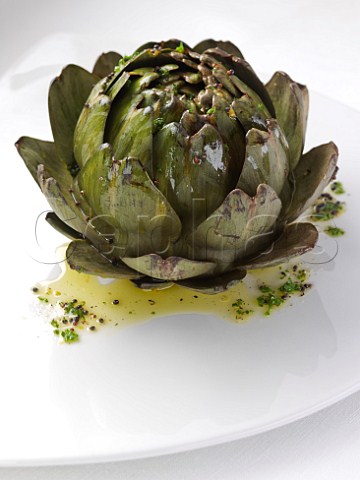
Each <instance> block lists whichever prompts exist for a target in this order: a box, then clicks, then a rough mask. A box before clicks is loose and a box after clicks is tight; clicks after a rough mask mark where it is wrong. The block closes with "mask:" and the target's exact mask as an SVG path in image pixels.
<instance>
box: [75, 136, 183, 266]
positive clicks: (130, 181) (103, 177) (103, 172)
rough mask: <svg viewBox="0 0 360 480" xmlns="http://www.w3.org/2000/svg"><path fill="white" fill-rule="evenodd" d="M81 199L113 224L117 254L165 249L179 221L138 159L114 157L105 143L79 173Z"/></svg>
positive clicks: (176, 232)
mask: <svg viewBox="0 0 360 480" xmlns="http://www.w3.org/2000/svg"><path fill="white" fill-rule="evenodd" d="M78 182H79V186H80V188H81V189H82V191H83V197H84V199H85V200H86V201H87V202H88V203H89V205H90V206H91V208H92V209H93V211H94V212H96V214H97V215H98V216H101V217H102V218H103V219H104V220H105V221H106V222H107V223H109V224H110V225H112V226H113V227H114V230H115V232H116V235H118V237H119V238H117V239H115V240H114V245H115V246H116V255H115V256H117V257H122V256H124V255H127V256H138V255H143V254H145V253H149V252H159V253H160V252H161V253H162V252H166V251H167V249H168V248H170V246H171V244H172V243H173V242H175V241H176V240H177V238H178V237H179V235H180V232H181V223H180V220H179V218H178V216H177V215H176V213H175V211H174V210H173V208H172V207H171V205H170V204H169V202H168V201H167V199H166V198H165V197H164V195H163V194H162V193H161V192H160V191H159V190H158V189H157V188H156V186H155V185H154V183H153V182H152V180H151V179H150V177H149V175H148V173H147V172H146V170H145V169H144V167H143V166H142V164H141V162H140V161H139V160H138V159H135V158H131V157H126V158H124V159H123V160H115V159H114V157H113V156H112V153H111V149H110V146H109V145H106V144H104V145H103V146H102V147H101V148H100V149H99V150H98V152H97V154H96V155H94V157H93V158H92V159H91V160H89V161H88V162H87V164H86V165H85V167H84V168H83V169H82V170H81V171H80V173H79V175H78Z"/></svg>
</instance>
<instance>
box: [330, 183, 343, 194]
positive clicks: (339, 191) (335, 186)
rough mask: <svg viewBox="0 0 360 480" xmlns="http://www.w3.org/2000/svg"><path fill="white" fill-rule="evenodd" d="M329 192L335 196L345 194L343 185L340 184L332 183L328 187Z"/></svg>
mask: <svg viewBox="0 0 360 480" xmlns="http://www.w3.org/2000/svg"><path fill="white" fill-rule="evenodd" d="M330 190H331V191H332V192H334V194H335V195H343V194H344V193H346V192H345V188H344V185H343V184H342V183H341V182H338V181H336V182H333V183H332V184H331V185H330Z"/></svg>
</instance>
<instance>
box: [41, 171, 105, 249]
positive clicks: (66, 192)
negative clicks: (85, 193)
mask: <svg viewBox="0 0 360 480" xmlns="http://www.w3.org/2000/svg"><path fill="white" fill-rule="evenodd" d="M67 177H70V179H71V178H72V177H71V175H70V173H69V172H67V171H66V172H65V174H64V176H63V179H64V181H63V182H61V181H57V179H56V178H54V177H53V176H52V175H51V172H49V171H48V170H47V168H46V167H45V166H44V165H39V166H38V179H39V184H40V187H41V190H42V192H43V194H44V195H45V197H46V199H47V200H48V202H49V205H50V206H51V208H52V209H53V210H54V213H55V215H56V216H57V217H58V218H59V222H63V223H64V224H66V225H67V226H68V228H70V229H71V230H75V231H76V232H79V234H81V235H82V236H83V237H88V238H89V239H90V240H91V242H92V243H93V244H94V245H96V248H98V249H99V250H101V251H102V252H109V250H112V247H111V246H109V244H108V242H107V239H106V237H105V236H104V235H103V234H102V233H101V232H100V231H98V230H97V229H96V228H94V227H93V225H92V224H91V223H89V218H87V214H88V212H87V211H86V212H84V211H83V206H84V205H83V204H84V199H83V198H82V196H81V195H80V196H79V195H78V196H77V197H76V196H75V187H76V186H77V184H76V182H75V183H74V182H73V183H70V185H71V188H68V187H67V186H68V185H69V183H68V180H67ZM60 178H61V177H60ZM73 187H74V188H73ZM80 197H81V202H79V201H78V198H80ZM51 220H53V219H50V222H49V223H51ZM59 222H58V221H55V220H53V222H52V224H53V226H54V227H55V228H57V229H58V230H59V231H61V230H64V228H62V227H61V225H60V223H59ZM55 223H56V225H55ZM71 230H68V232H69V233H70V231H71ZM63 233H65V232H63ZM65 235H66V233H65ZM71 235H72V234H70V237H71ZM68 236H69V235H68ZM74 236H75V235H74Z"/></svg>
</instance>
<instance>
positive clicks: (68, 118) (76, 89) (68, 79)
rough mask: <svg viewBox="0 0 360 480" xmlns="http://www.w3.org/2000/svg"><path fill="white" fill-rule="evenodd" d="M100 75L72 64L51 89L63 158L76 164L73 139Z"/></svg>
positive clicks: (57, 143)
mask: <svg viewBox="0 0 360 480" xmlns="http://www.w3.org/2000/svg"><path fill="white" fill-rule="evenodd" d="M98 81H99V78H98V76H97V75H94V74H92V73H90V72H88V71H87V70H84V69H83V68H81V67H78V66H76V65H68V66H67V67H65V68H64V69H63V71H62V72H61V74H60V75H59V76H58V77H56V78H55V79H54V80H53V82H52V84H51V86H50V90H49V117H50V124H51V129H52V133H53V136H54V142H55V146H56V150H57V153H58V155H59V157H60V159H61V160H62V161H63V162H64V163H65V164H67V165H68V166H69V167H72V165H73V163H74V155H73V147H74V145H73V138H74V130H75V126H76V123H77V121H78V118H79V116H80V114H81V112H82V109H83V107H84V104H85V102H86V100H87V98H88V96H89V94H90V92H91V90H92V88H93V87H94V85H95V84H96V83H98Z"/></svg>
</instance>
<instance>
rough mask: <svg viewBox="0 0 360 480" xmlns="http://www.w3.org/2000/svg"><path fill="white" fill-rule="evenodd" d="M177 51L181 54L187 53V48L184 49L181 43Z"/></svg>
mask: <svg viewBox="0 0 360 480" xmlns="http://www.w3.org/2000/svg"><path fill="white" fill-rule="evenodd" d="M175 50H176V51H177V52H179V53H184V52H185V47H184V44H183V42H180V45H179V46H178V47H176V48H175Z"/></svg>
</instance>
